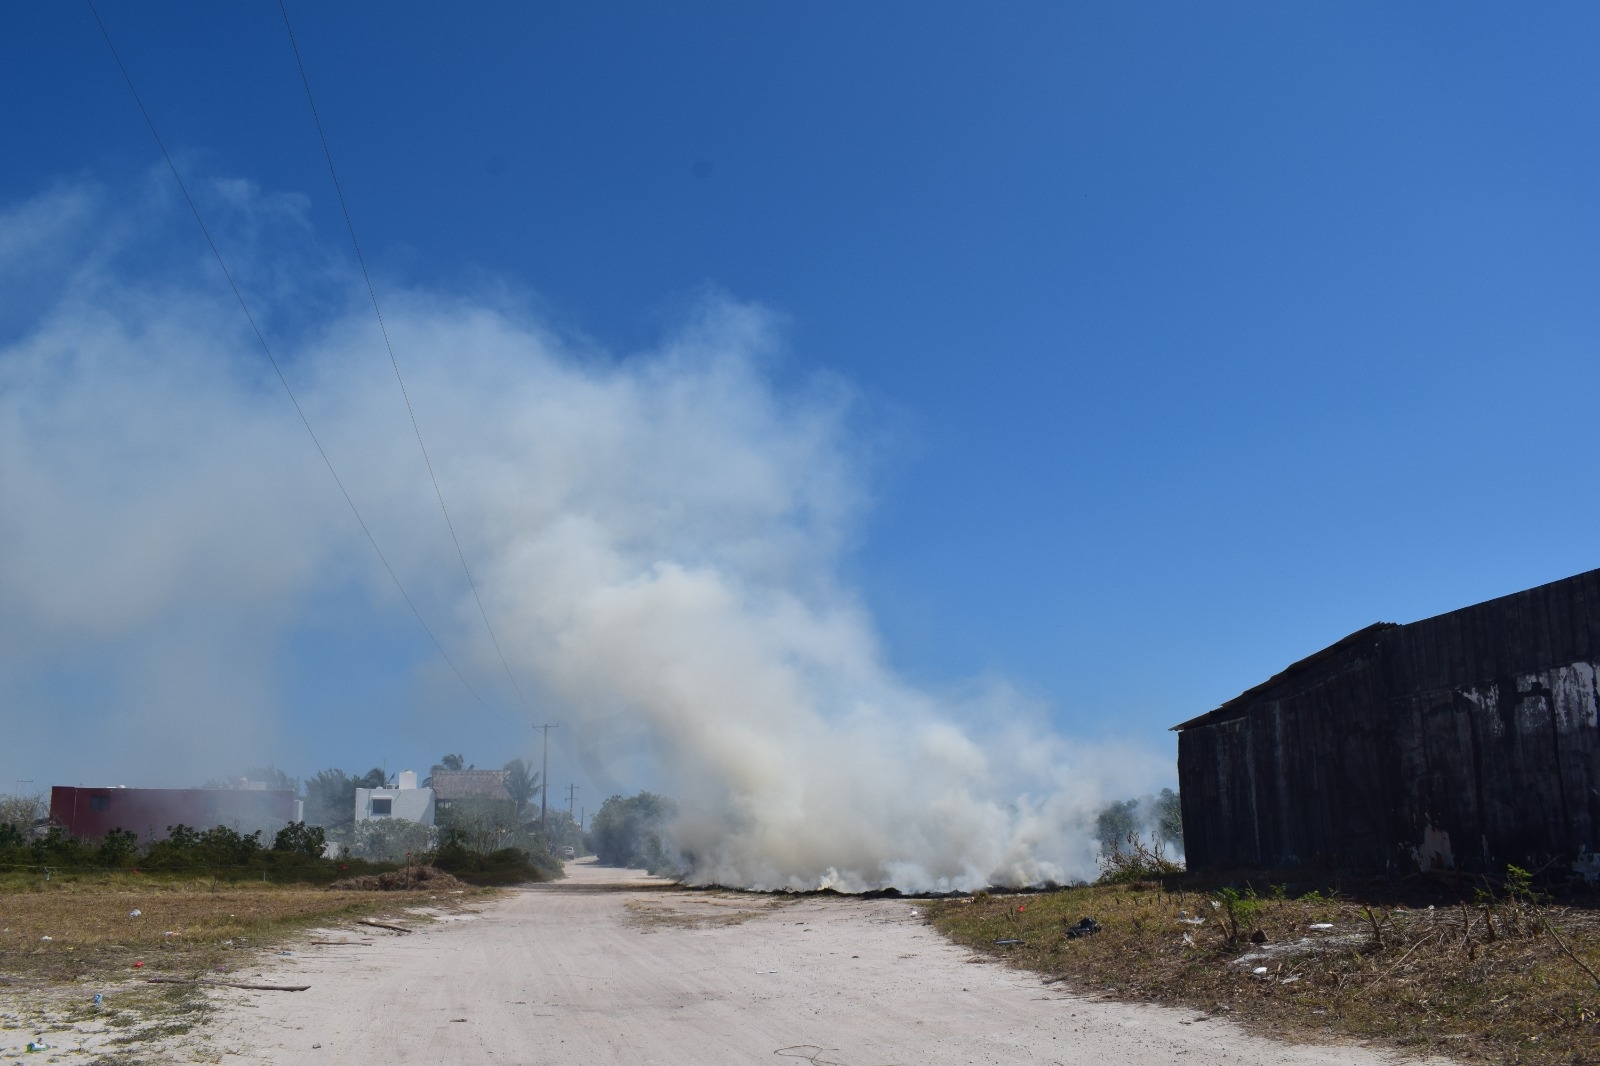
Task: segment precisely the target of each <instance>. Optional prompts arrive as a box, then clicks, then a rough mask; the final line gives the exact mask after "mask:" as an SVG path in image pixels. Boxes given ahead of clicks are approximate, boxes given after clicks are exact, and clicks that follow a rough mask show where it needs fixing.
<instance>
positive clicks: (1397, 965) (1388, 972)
mask: <svg viewBox="0 0 1600 1066" xmlns="http://www.w3.org/2000/svg"><path fill="white" fill-rule="evenodd" d="M1437 935H1439V934H1436V933H1429V934H1428V935H1427V936H1425V937H1423V938H1422V939H1421V940H1419V941H1417V942H1416V943H1415V944H1412V945H1411V950H1410V951H1407V952H1406V953H1405V954H1404V955H1402V956H1400V961H1399V962H1397V963H1395V964H1394V965H1393V966H1391V967H1389V969H1388V970H1386V971H1385V972H1384V973H1382V974H1381V975H1379V976H1378V977H1376V978H1374V979H1373V981H1372V983H1371V984H1370V985H1368V986H1367V987H1366V988H1363V989H1362V990H1361V993H1360V994H1362V995H1365V994H1366V993H1368V992H1371V991H1372V990H1373V989H1374V988H1376V987H1378V985H1380V984H1382V983H1383V982H1384V981H1386V980H1388V979H1389V978H1390V977H1393V976H1394V974H1395V972H1396V971H1397V970H1399V969H1400V967H1402V966H1404V965H1405V962H1406V960H1407V959H1409V958H1410V957H1411V956H1412V954H1413V953H1415V952H1416V950H1417V949H1418V948H1420V947H1421V946H1422V945H1424V944H1426V943H1428V942H1429V941H1430V940H1432V939H1433V938H1434V937H1435V936H1437Z"/></svg>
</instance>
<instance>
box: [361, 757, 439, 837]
mask: <svg viewBox="0 0 1600 1066" xmlns="http://www.w3.org/2000/svg"><path fill="white" fill-rule="evenodd" d="M395 786H396V787H394V788H358V789H356V821H358V822H365V821H367V820H369V819H372V818H402V819H404V820H405V821H408V822H421V823H422V824H423V825H432V824H433V808H434V803H433V789H431V788H418V787H417V774H416V771H414V770H405V771H402V772H401V774H400V776H399V777H398V778H397V779H396V781H395Z"/></svg>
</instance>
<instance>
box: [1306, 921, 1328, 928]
mask: <svg viewBox="0 0 1600 1066" xmlns="http://www.w3.org/2000/svg"><path fill="white" fill-rule="evenodd" d="M1306 928H1307V929H1332V928H1333V923H1332V922H1312V923H1311V924H1310V925H1308V926H1306Z"/></svg>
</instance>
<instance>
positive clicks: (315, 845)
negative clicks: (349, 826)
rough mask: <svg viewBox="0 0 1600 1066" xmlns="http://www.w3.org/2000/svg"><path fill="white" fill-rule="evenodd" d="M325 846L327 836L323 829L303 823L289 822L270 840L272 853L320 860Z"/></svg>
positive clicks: (326, 844)
mask: <svg viewBox="0 0 1600 1066" xmlns="http://www.w3.org/2000/svg"><path fill="white" fill-rule="evenodd" d="M327 846H328V834H327V833H326V832H324V831H323V828H322V827H321V826H320V825H306V823H304V822H290V823H289V824H288V825H286V826H284V827H283V828H282V829H280V830H278V835H277V836H275V837H273V838H272V850H273V851H278V852H287V853H289V854H292V855H309V856H311V857H312V858H314V859H320V858H321V857H322V852H323V849H325V848H326V847H327Z"/></svg>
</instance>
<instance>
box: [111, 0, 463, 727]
mask: <svg viewBox="0 0 1600 1066" xmlns="http://www.w3.org/2000/svg"><path fill="white" fill-rule="evenodd" d="M85 3H87V4H88V5H89V11H90V13H91V14H93V15H94V21H95V23H96V24H97V25H98V26H99V27H100V33H101V35H102V36H103V37H105V39H106V47H107V48H109V49H111V58H112V59H114V60H116V63H117V69H118V70H120V71H121V72H122V80H123V81H125V82H127V84H128V92H130V93H132V94H133V102H134V103H135V104H137V105H138V106H139V113H140V114H141V115H143V116H144V121H145V125H146V126H148V127H149V128H150V135H151V136H152V137H154V138H155V141H156V146H157V147H158V148H160V149H161V157H162V158H163V159H165V160H166V161H167V168H168V169H169V170H171V171H172V178H173V180H174V181H176V182H177V183H178V191H179V192H181V193H183V199H184V201H185V202H186V203H187V204H188V205H189V210H190V212H191V213H192V214H193V215H194V220H195V223H196V224H197V225H198V226H199V227H200V232H201V233H202V234H203V235H204V236H205V239H206V244H207V245H209V246H210V248H211V254H212V255H214V256H215V257H216V260H217V266H218V267H220V268H221V269H222V276H223V277H225V278H227V279H228V287H229V288H230V289H232V290H233V296H234V299H236V300H238V301H239V309H240V310H242V311H243V312H244V317H245V318H246V319H247V320H248V321H249V323H250V329H251V331H252V332H254V333H255V336H256V340H257V341H258V342H259V343H260V345H261V351H262V352H263V353H265V354H266V357H267V362H269V363H271V364H272V370H273V372H274V373H275V374H277V376H278V383H279V384H280V385H282V386H283V391H284V393H285V394H287V395H288V397H289V402H290V403H292V404H293V405H294V410H295V414H297V415H299V416H300V424H301V425H303V426H305V429H306V433H307V434H308V435H309V436H310V437H311V443H312V444H314V445H316V449H317V454H318V455H320V456H322V462H323V464H324V465H325V466H326V467H327V468H328V473H329V474H330V475H332V477H333V483H334V484H335V485H337V486H339V493H340V494H341V495H342V496H343V497H344V502H345V503H347V504H349V505H350V513H351V514H353V515H355V519H356V523H357V524H358V525H360V526H361V532H362V533H364V534H366V538H367V543H368V544H370V545H372V550H373V551H374V552H376V553H377V556H378V560H379V561H380V562H382V563H383V568H384V569H385V570H386V571H388V573H389V580H391V581H393V582H394V587H395V588H396V589H397V590H399V592H400V596H401V598H402V599H404V600H405V601H406V606H407V607H410V608H411V613H412V614H413V615H415V616H416V618H417V624H418V625H420V626H422V630H423V632H425V633H427V634H428V639H429V640H431V641H433V646H434V647H435V648H436V649H438V652H439V654H440V656H442V657H443V658H444V661H445V662H447V663H449V664H450V669H451V670H453V671H455V675H456V677H457V678H458V679H459V680H460V682H461V684H462V685H463V686H464V687H465V688H466V690H467V691H468V692H470V693H472V697H473V699H475V700H477V701H478V702H479V703H480V704H482V705H483V707H484V709H485V710H492V709H493V708H491V707H490V706H489V704H488V703H487V702H486V701H485V700H484V698H483V697H482V696H480V695H478V690H477V689H475V688H473V687H472V684H471V683H470V682H469V681H467V678H466V675H464V674H463V673H462V672H461V668H460V667H458V666H457V665H456V664H455V660H454V659H452V658H450V654H449V653H448V652H446V651H445V650H444V645H443V644H441V643H440V642H439V638H438V637H437V636H436V635H435V634H434V632H433V629H432V628H431V627H429V625H428V623H427V622H426V621H425V620H424V619H423V617H422V612H421V611H420V610H418V609H417V605H416V603H415V602H413V601H412V599H411V594H410V593H408V592H407V591H406V588H405V586H404V585H403V584H401V582H400V577H399V575H398V574H396V573H395V572H394V567H393V566H391V565H390V564H389V559H388V557H387V556H386V555H384V554H383V549H382V548H380V547H378V541H377V538H375V537H374V536H373V535H372V530H371V529H370V528H369V527H368V526H367V520H366V519H365V518H363V517H361V510H360V509H359V508H358V507H356V502H355V500H354V499H352V498H351V496H350V490H349V489H347V488H345V485H344V480H343V479H342V478H340V477H339V472H338V471H337V470H336V469H334V466H333V460H332V459H331V458H329V456H328V452H327V449H325V448H324V447H323V446H322V441H321V439H320V438H319V437H318V436H317V432H316V430H314V429H312V428H311V419H310V418H308V417H307V416H306V412H305V409H304V408H302V407H301V406H300V400H299V398H298V397H296V396H295V394H294V389H292V388H290V386H289V379H288V378H286V377H285V376H284V373H283V367H282V366H280V365H279V364H278V359H277V357H276V356H274V355H273V354H272V347H271V346H270V345H268V344H267V338H266V336H265V335H264V334H262V332H261V327H260V326H259V325H258V324H257V323H256V318H255V315H253V314H252V313H251V312H250V305H249V304H248V303H246V302H245V298H244V294H243V293H242V292H240V291H239V285H238V283H237V282H236V281H234V279H233V272H232V271H230V270H229V269H228V264H227V262H226V261H225V260H224V259H223V258H222V251H221V250H220V249H219V248H218V247H217V242H216V241H215V240H214V239H212V236H211V230H210V229H209V228H207V226H206V223H205V219H204V218H203V217H201V214H200V208H199V206H198V205H197V204H196V203H195V201H194V197H193V196H191V195H189V187H188V186H187V185H185V184H184V181H183V176H182V175H181V174H180V173H179V172H178V166H177V164H176V163H174V162H173V161H172V154H171V153H170V152H168V151H167V145H166V142H165V141H163V140H162V139H161V134H160V133H159V132H157V130H156V124H155V121H154V120H153V119H151V117H150V111H149V109H148V108H146V107H145V106H144V99H143V98H142V97H141V96H140V95H139V90H138V89H136V88H135V87H134V84H133V77H132V76H131V75H130V74H129V73H128V68H127V66H126V64H124V63H123V62H122V56H121V54H119V53H118V52H117V46H116V45H115V44H113V43H112V40H111V32H110V31H109V30H107V29H106V24H105V22H104V20H102V19H101V18H100V12H99V10H98V9H97V8H96V7H95V6H94V0H85Z"/></svg>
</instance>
